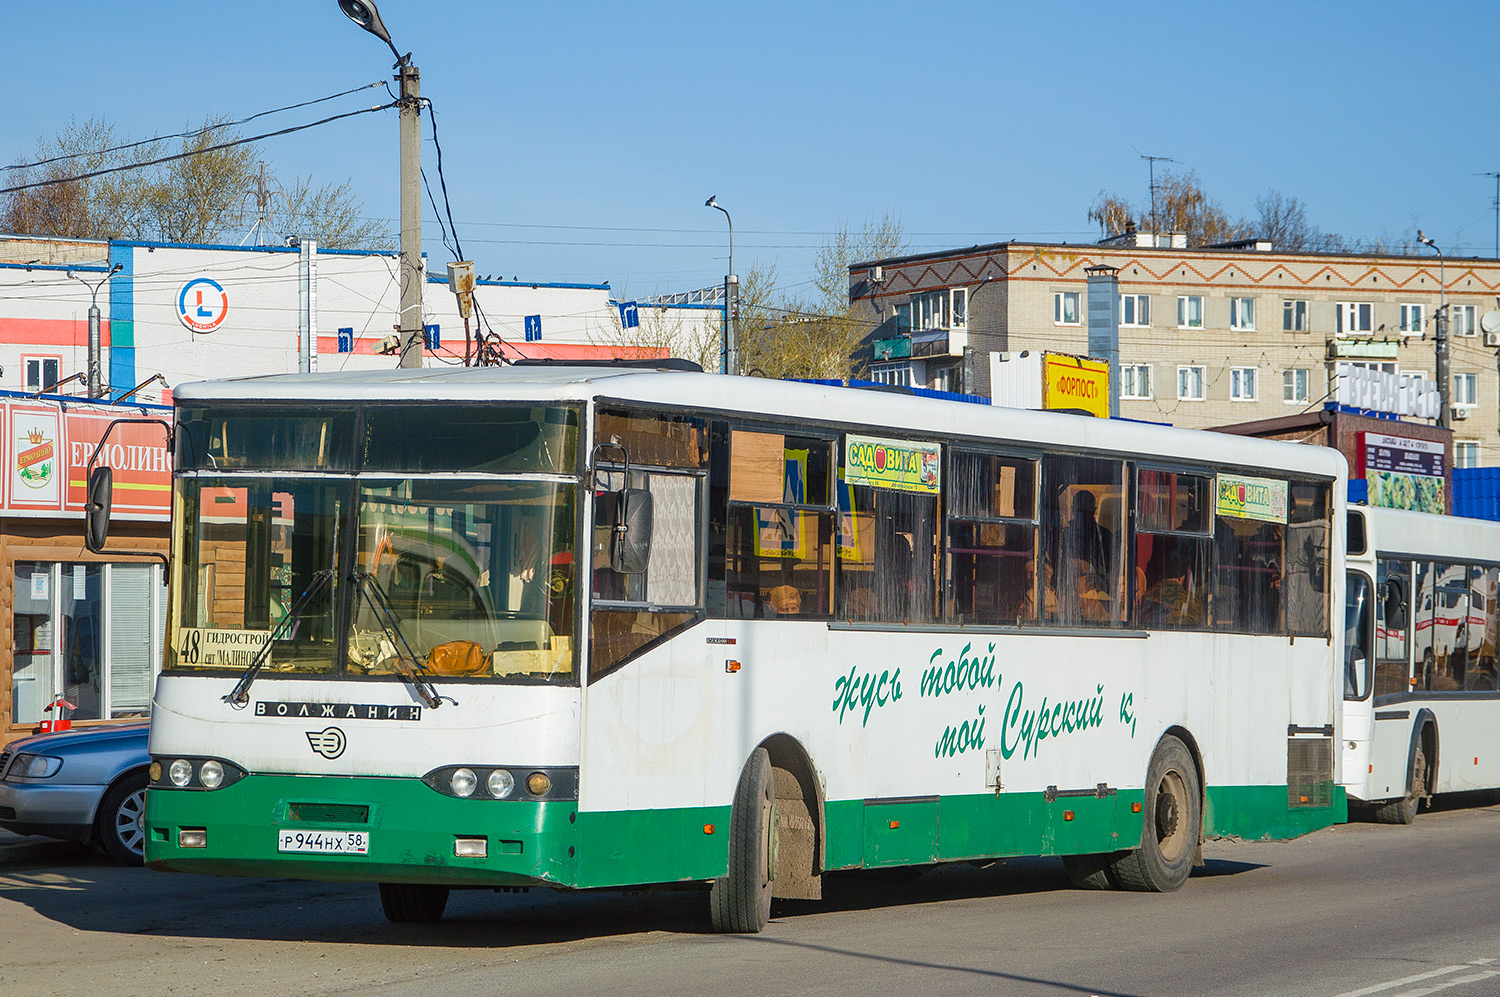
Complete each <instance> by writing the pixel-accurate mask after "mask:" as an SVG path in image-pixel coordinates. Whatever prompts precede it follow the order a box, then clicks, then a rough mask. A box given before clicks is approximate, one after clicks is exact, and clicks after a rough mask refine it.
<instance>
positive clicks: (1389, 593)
mask: <svg viewBox="0 0 1500 997" xmlns="http://www.w3.org/2000/svg"><path fill="white" fill-rule="evenodd" d="M1385 625H1386V627H1388V628H1389V629H1391V630H1405V629H1406V599H1405V598H1404V593H1403V592H1402V590H1401V583H1400V582H1398V581H1396V579H1394V578H1391V579H1388V580H1387V581H1386V583H1385Z"/></svg>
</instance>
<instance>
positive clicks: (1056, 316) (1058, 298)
mask: <svg viewBox="0 0 1500 997" xmlns="http://www.w3.org/2000/svg"><path fill="white" fill-rule="evenodd" d="M1052 322H1053V324H1055V325H1077V324H1078V292H1077V291H1059V292H1057V293H1056V294H1054V295H1052Z"/></svg>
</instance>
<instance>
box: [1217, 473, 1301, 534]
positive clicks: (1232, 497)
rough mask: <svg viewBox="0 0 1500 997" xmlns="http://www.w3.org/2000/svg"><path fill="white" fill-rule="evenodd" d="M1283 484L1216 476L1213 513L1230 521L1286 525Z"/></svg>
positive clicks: (1259, 479) (1271, 479) (1270, 480)
mask: <svg viewBox="0 0 1500 997" xmlns="http://www.w3.org/2000/svg"><path fill="white" fill-rule="evenodd" d="M1286 496H1287V487H1286V482H1285V481H1276V480H1275V479H1273V478H1245V477H1238V476H1236V475H1232V474H1221V475H1219V498H1218V502H1217V503H1216V505H1217V512H1218V514H1219V515H1220V516H1228V517H1230V518H1232V519H1258V520H1260V521H1261V522H1263V523H1284V522H1286Z"/></svg>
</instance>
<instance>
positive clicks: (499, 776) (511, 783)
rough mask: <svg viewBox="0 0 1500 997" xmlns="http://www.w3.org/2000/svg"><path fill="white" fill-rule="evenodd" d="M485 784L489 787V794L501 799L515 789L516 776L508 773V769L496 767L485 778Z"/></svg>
mask: <svg viewBox="0 0 1500 997" xmlns="http://www.w3.org/2000/svg"><path fill="white" fill-rule="evenodd" d="M485 785H487V786H488V787H489V791H490V795H491V796H493V797H494V798H495V799H497V800H503V799H505V798H506V797H507V796H509V795H510V794H511V793H513V792H514V791H515V788H516V777H515V776H513V775H511V774H510V770H509V769H496V770H495V771H493V772H491V773H490V777H489V778H488V779H486V780H485Z"/></svg>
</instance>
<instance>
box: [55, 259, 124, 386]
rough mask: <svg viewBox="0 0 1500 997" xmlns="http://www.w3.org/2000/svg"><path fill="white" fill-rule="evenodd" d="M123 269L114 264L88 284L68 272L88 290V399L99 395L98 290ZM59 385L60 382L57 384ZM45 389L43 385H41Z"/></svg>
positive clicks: (70, 272) (119, 265) (69, 272)
mask: <svg viewBox="0 0 1500 997" xmlns="http://www.w3.org/2000/svg"><path fill="white" fill-rule="evenodd" d="M124 269H125V265H124V264H123V263H116V264H115V265H114V266H112V267H110V270H109V273H107V274H105V275H104V276H103V277H100V278H99V279H98V280H97V281H94V282H93V283H90V282H89V281H87V280H85V279H84V278H82V277H80V276H78V275H77V274H76V273H74V272H73V271H71V270H69V271H68V276H69V277H72V278H73V279H74V280H76V281H78V283H80V284H82V285H83V286H84V287H86V288H88V289H89V369H88V392H89V397H90V398H98V397H99V396H100V394H101V392H100V387H101V386H100V384H99V366H100V365H99V350H100V346H99V288H101V287H103V286H104V283H105V281H107V280H109V279H110V278H111V277H113V276H114V275H115V274H117V273H119V272H120V271H121V270H124ZM59 383H61V382H59ZM43 387H45V385H43Z"/></svg>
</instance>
